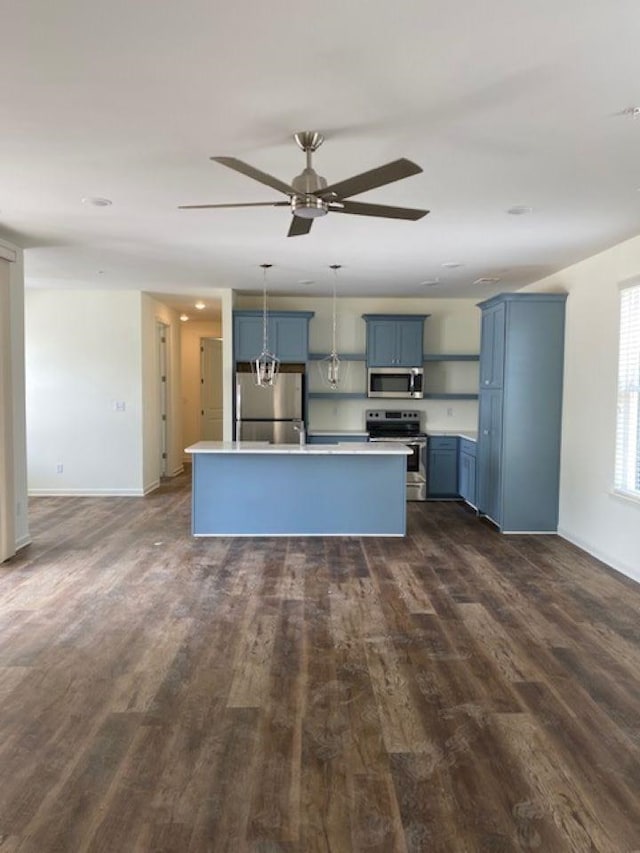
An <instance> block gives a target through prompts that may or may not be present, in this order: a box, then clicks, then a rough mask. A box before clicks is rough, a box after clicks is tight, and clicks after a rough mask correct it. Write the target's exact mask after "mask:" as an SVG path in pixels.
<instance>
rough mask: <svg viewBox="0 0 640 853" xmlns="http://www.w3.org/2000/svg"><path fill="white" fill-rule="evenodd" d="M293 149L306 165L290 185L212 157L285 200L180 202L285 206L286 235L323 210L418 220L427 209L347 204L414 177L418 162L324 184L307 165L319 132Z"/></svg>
mask: <svg viewBox="0 0 640 853" xmlns="http://www.w3.org/2000/svg"><path fill="white" fill-rule="evenodd" d="M293 138H294V140H295V142H296V144H297V145H298V147H299V148H300V149H301V150H302V151H303V152H304V153H305V155H306V159H307V163H306V166H305V168H304V169H303V170H302V172H301V173H300V174H299V175H297V176H296V177H295V178H294V179H293V180H292V181H291V183H290V184H287V183H285V182H284V181H281V180H280V179H279V178H276V177H275V176H274V175H269V174H267V173H266V172H262V171H260V169H256V168H255V167H254V166H251V165H249V163H244V162H243V161H242V160H238V159H236V158H235V157H211V159H212V160H213V161H214V162H216V163H219V164H220V165H222V166H226V167H227V168H229V169H233V170H234V171H236V172H240V174H242V175H246V176H247V177H248V178H253V179H254V180H255V181H258V182H259V183H261V184H264V185H265V186H268V187H271V188H272V189H275V190H278V191H279V192H281V193H284V194H285V195H286V196H287V197H288V201H265V202H248V203H240V204H185V205H180V209H181V210H195V209H206V208H227V207H289V208H290V210H291V214H292V219H291V224H290V227H289V231H288V233H287V236H288V237H300V236H302V235H304V234H308V233H309V231H310V230H311V226H312V225H313V220H314V219H317V218H318V217H320V216H326V215H327V214H328V213H349V214H352V215H354V216H376V217H381V218H384V219H407V220H412V221H415V220H418V219H422V217H423V216H426V215H427V213H429V211H428V210H421V209H417V208H409V207H391V206H390V205H385V204H369V203H362V202H352V201H347V200H346V199H349V198H351V197H352V196H354V195H359V194H360V193H364V192H368V191H369V190H372V189H376V188H377V187H383V186H386V185H387V184H391V183H394V182H395V181H399V180H402V179H403V178H408V177H410V176H411V175H417V174H419V173H420V172H422V169H421V167H420V166H418V165H417V164H416V163H413V162H412V161H411V160H407V159H405V158H401V159H399V160H394V161H392V162H391V163H386V164H385V165H384V166H378V167H377V168H376V169H369V170H368V171H367V172H362V173H361V174H359V175H354V176H353V177H351V178H347V179H346V180H344V181H339V182H338V183H336V184H330V185H327V180H326V178H323V177H322V175H319V174H318V173H317V172H316V171H315V169H314V168H313V165H312V155H313V153H314V152H315V151H317V149H318V148H319V147H320V146H321V145H322V143H323V142H324V136H323V135H322V134H321V133H318V131H316V130H303V131H300V132H299V133H295V134H294V136H293Z"/></svg>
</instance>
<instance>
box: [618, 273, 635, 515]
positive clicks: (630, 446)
mask: <svg viewBox="0 0 640 853" xmlns="http://www.w3.org/2000/svg"><path fill="white" fill-rule="evenodd" d="M615 488H616V489H617V490H619V491H621V492H625V493H627V494H630V495H633V496H635V497H638V498H640V284H636V285H634V286H633V287H626V288H625V289H624V290H623V291H622V292H621V293H620V357H619V361H618V420H617V428H616V472H615Z"/></svg>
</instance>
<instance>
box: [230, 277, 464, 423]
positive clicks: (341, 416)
mask: <svg viewBox="0 0 640 853" xmlns="http://www.w3.org/2000/svg"><path fill="white" fill-rule="evenodd" d="M479 301H480V298H478V299H477V300H475V299H473V300H472V299H390V298H384V299H382V298H378V299H371V298H369V299H355V298H347V297H345V298H340V297H338V300H337V313H338V324H337V349H338V353H339V354H340V353H356V352H357V353H364V351H365V342H366V324H365V321H364V320H363V319H362V315H363V314H429V315H430V316H429V318H428V319H427V320H426V322H425V333H424V350H425V352H429V353H432V352H433V353H436V352H437V353H447V352H448V353H476V354H477V353H478V352H479V351H480V310H479V309H478V308H477V307H476V305H477V302H479ZM268 304H269V307H270V308H271V309H272V310H276V309H280V310H286V311H315V316H314V317H313V319H312V320H311V323H310V326H309V335H310V350H311V352H329V350H330V349H331V337H332V300H331V298H327V297H311V296H310V297H269V300H268ZM235 307H236V308H239V309H241V308H261V307H262V299H261V297H260V296H244V295H240V294H236V302H235ZM424 367H425V384H426V389H427V391H446V392H458V393H477V391H478V363H477V362H433V363H431V362H428V363H426V364H425V366H424ZM343 368H345V369H346V378H345V383H344V386H343V387H342V390H345V391H364V390H365V389H366V376H365V365H364V362H350V363H347V362H344V363H343ZM308 383H309V389H310V390H311V391H328V390H329V389H328V388H326V387H325V386H324V384H323V381H322V378H321V374H320V369H319V367H318V365H317V363H311V364H310V366H309V369H308ZM378 403H380V405H381V406H384V405H385V402H384V401H377V402H376V401H375V400H342V401H341V400H340V398H339V397H336V399H335V400H311V401H310V403H309V429H333V428H335V429H363V428H364V411H365V409H368V408H376V407H378V408H379V406H378ZM410 407H411V409H419V410H421V411H423V412H424V413H425V417H426V425H427V427H430V428H432V429H451V430H454V429H463V430H475V429H477V425H478V404H477V401H476V400H470V401H467V400H422V401H418V400H416V401H411V404H410Z"/></svg>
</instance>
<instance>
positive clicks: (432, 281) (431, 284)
mask: <svg viewBox="0 0 640 853" xmlns="http://www.w3.org/2000/svg"><path fill="white" fill-rule="evenodd" d="M420 284H421V285H423V286H424V287H435V286H436V284H440V279H439V278H428V279H427V280H426V281H421V282H420Z"/></svg>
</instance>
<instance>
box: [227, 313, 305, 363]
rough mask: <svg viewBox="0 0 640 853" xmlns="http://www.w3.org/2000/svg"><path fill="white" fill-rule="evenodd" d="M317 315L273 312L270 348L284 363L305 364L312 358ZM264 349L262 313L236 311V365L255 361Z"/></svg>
mask: <svg viewBox="0 0 640 853" xmlns="http://www.w3.org/2000/svg"><path fill="white" fill-rule="evenodd" d="M312 317H313V311H269V312H268V314H267V347H268V348H269V350H270V351H271V352H272V353H274V354H275V355H276V356H277V357H278V358H279V359H280V361H284V362H305V361H307V359H308V357H309V320H310V319H311V318H312ZM262 349H263V321H262V311H234V314H233V352H234V358H235V361H252V360H253V359H255V358H257V357H258V356H259V355H260V353H261V352H262Z"/></svg>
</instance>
